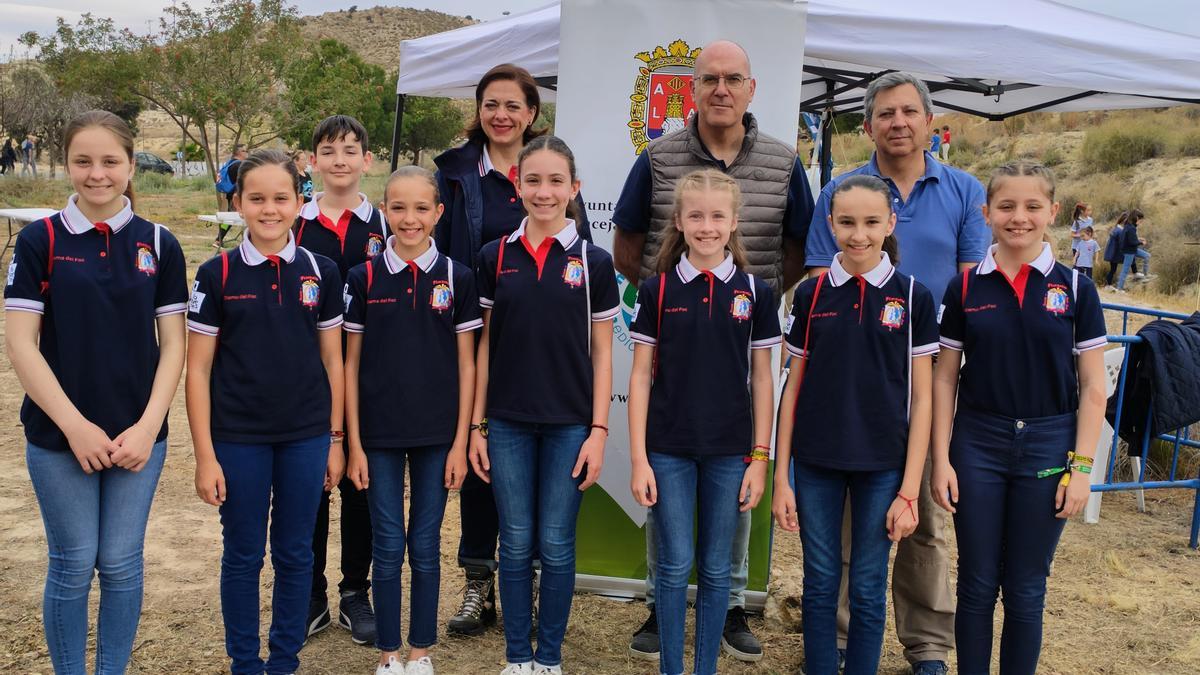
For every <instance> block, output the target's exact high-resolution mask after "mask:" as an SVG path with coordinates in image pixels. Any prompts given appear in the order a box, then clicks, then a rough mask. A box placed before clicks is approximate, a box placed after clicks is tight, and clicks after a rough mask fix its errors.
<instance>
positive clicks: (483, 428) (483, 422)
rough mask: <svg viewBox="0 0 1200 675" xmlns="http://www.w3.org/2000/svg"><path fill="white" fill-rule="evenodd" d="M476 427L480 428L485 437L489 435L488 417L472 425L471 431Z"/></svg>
mask: <svg viewBox="0 0 1200 675" xmlns="http://www.w3.org/2000/svg"><path fill="white" fill-rule="evenodd" d="M476 429H478V430H479V435H480V436H483V437H484V438H487V437H488V422H487V418H486V417H485V418H483V419H481V420H479V424H472V425H471V431H475V430H476Z"/></svg>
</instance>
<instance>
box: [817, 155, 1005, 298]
mask: <svg viewBox="0 0 1200 675" xmlns="http://www.w3.org/2000/svg"><path fill="white" fill-rule="evenodd" d="M859 174H865V175H868V176H875V177H877V178H880V179H882V180H883V182H884V183H887V186H888V189H890V190H891V192H892V210H893V211H895V212H896V240H897V241H898V242H899V244H900V262H899V264H898V267H899V270H900V271H901V272H903V273H904V274H907V275H909V276H914V277H916V278H917V281H919V282H921V283H922V284H925V287H926V288H929V289H932V291H933V292H939V291H941V289H943V288H945V287H946V284H947V283H949V281H950V279H951V277H953V276H954V275H955V274H957V273H958V265H959V263H975V262H979V261H980V260H983V254H984V253H985V252H987V247H988V244H990V243H991V242H992V231H991V229H989V228H988V226H987V222H986V221H984V219H983V212H982V211H981V210H980V207H981V206H983V204H984V203H985V202H986V201H987V197H986V195H985V193H984V189H983V185H982V184H981V183H980V182H979V181H978V180H977V179H976V178H975V177H974V176H972V175H971V174H969V173H967V172H966V171H961V170H959V169H955V168H954V167H950V166H946V165H945V164H942V163H941V162H939V161H937V160H936V159H934V157H933V155H931V154H929V153H925V175H923V176H921V177H920V178H918V179H917V183H916V185H914V186H913V189H912V192H911V193H909V195H908V200H907V201H906V200H904V199H902V198H901V197H900V190H899V189H897V188H896V184H895V183H893V182H892V179H890V178H887V177H885V176H883V175H882V174H880V173H879V165H878V164H877V163H876V162H875V155H874V154H872V155H871V160H870V161H868V162H867V163H866V164H864V165H862V166H860V167H858V168H857V169H854V170H853V171H848V172H846V173H844V174H842V175H840V176H838V177H837V178H834V179H833V180H832V181H830V182H829V184H827V185H826V186H825V187H824V188H823V189H822V190H821V195H820V196H819V197H817V206H816V209H815V210H814V211H813V217H812V227H810V228H809V229H808V243H807V245H806V247H805V263H804V264H806V265H808V266H809V267H829V265H830V264H831V263H832V262H833V256H834V255H836V254H837V252H838V246H837V242H836V241H834V238H833V231H832V230H831V229H830V226H829V198H830V196H831V195H832V194H833V191H834V190H835V189H836V188H837V186H838V185H839V184H841V182H842V181H844V180H846V178H848V177H850V176H856V175H859Z"/></svg>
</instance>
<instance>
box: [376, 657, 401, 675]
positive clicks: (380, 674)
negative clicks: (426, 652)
mask: <svg viewBox="0 0 1200 675" xmlns="http://www.w3.org/2000/svg"><path fill="white" fill-rule="evenodd" d="M375 675H404V662H403V661H401V660H400V659H398V658H396V657H394V656H389V657H388V660H387V663H383V664H380V665H378V666H375Z"/></svg>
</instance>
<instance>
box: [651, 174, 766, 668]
mask: <svg viewBox="0 0 1200 675" xmlns="http://www.w3.org/2000/svg"><path fill="white" fill-rule="evenodd" d="M740 203H741V190H740V189H739V187H738V183H737V181H735V180H734V179H733V178H730V177H729V176H728V175H726V174H725V173H724V172H721V171H718V170H716V169H704V170H700V171H694V172H692V173H689V174H688V175H686V176H684V177H683V178H682V179H681V180H680V181H679V182H678V183H677V184H676V187H675V214H674V217H673V219H672V220H673V227H669V228H667V229H666V231H665V233H664V237H663V244H662V248H661V250H660V254H659V257H658V265H657V267H658V269H659V274H658V275H657V276H654V277H650V278H649V279H645V280H644V281H642V284H641V287H640V288H639V290H638V304H637V309H636V310H635V314H636V316H635V318H634V321H633V324H632V325H631V326H630V334H631V336H632V337H633V339H634V340H635V341H636V342H637V345H636V347H635V349H634V356H633V358H634V362H633V370H632V372H631V375H630V381H629V394H630V395H629V399H630V400H629V420H630V422H629V430H630V433H629V436H630V455H631V458H632V461H633V471H632V477H631V488H632V490H633V495H634V498H635V499H636V500H637V501H638V503H639V504H641V505H642V506H646V507H651V508H653V513H654V522H655V524H656V526H657V527H658V528H659V529H658V537H657V541H658V546H657V550H656V551H654V552H653V553H654V554H655V555H656V560H655V565H656V566H657V568H658V569H657V574H656V575H655V578H654V582H655V589H654V597H655V613H656V616H657V619H658V626H659V631H660V636H661V638H660V650H659V671H660V672H662V673H683V672H684V670H683V645H684V622H685V620H686V617H687V585H688V575H689V573H690V570H691V568H692V562H693V560H695V564H696V569H697V591H696V635H695V656H694V667H693V669H692V671H693V672H697V673H715V672H716V669H717V654H718V652H719V651H720V642H719V641H718V640H716V639H714V637H715V636H717V635H721V633H722V632H723V628H724V626H725V618H726V610H727V609H728V602H729V589H730V572H731V563H730V555H731V553H732V551H733V545H734V539H735V537H734V533H735V530H736V528H737V526H738V520H739V516H740V513H746V512H748V511H750V510H751V509H753V508H754V507H755V506H756V505H757V504H758V501H759V500H760V499H761V498H762V494H763V488H764V487H765V483H766V475H767V457H768V451H769V447H768V445H767V444H768V443H770V441H771V422H772V415H771V412H772V408H774V403H775V401H774V392H773V389H772V384H771V351H770V350H771V347H773V346H775V345H777V344H779V341H780V333H779V319H778V316H777V314H776V308H777V307H778V304H777V303H776V301H775V293H774V292H773V291H772V290H771V287H770V285H769V284H768V283H767V281H766V280H764V279H761V278H757V277H754V276H753V275H750V274H747V273H746V272H744V271H742V270H741V269H740V267H741V266H744V265H745V264H746V256H745V252H744V249H743V248H742V243H741V241H740V240H739V238H738V236H737V213H738V206H739V205H740ZM652 382H653V384H652ZM747 385H749V386H747ZM693 514H696V515H698V523H697V524H696V526H695V527H696V531H698V532H699V535H698V537H697V538H696V539H697V541H696V542H695V543H693V536H692V532H693V522H694V521H695V520H696V518H695V517H693Z"/></svg>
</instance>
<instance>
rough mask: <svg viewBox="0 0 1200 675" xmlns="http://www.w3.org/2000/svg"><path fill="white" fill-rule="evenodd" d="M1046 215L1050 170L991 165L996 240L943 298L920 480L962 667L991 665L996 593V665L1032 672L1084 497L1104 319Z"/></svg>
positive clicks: (968, 674) (1097, 410)
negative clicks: (1063, 544)
mask: <svg viewBox="0 0 1200 675" xmlns="http://www.w3.org/2000/svg"><path fill="white" fill-rule="evenodd" d="M1057 212H1058V204H1056V203H1054V174H1053V173H1051V172H1050V170H1049V169H1047V168H1046V167H1044V166H1041V165H1040V164H1031V163H1027V162H1018V163H1015V164H1008V165H1005V166H1002V167H1000V168H999V169H997V170H996V172H995V173H994V174H993V175H992V179H991V181H990V182H989V183H988V189H987V206H986V208H985V209H984V215H985V217H986V218H987V220H988V223H989V224H990V225H991V228H992V234H993V236H994V237H995V239H996V243H995V244H993V245H992V247H991V249H990V250H989V251H988V254H987V256H986V257H985V258H984V259H983V262H981V263H979V265H978V266H977V267H975V268H974V269H970V270H967V271H966V272H964V273H963V274H962V275H961V276H960V277H958V278H956V279H955V280H954V281H952V282H951V283H950V285H949V286H948V287H947V288H946V294H945V296H944V299H943V300H942V310H941V314H942V321H941V345H942V351H941V355H940V357H939V358H938V364H937V372H936V374H935V375H934V417H933V477H932V485H931V487H932V489H933V496H934V499H935V500H936V501H937V502H938V503H939V504H940V505H941V506H942V508H944V509H946V510H947V511H949V512H951V513H953V514H954V529H955V531H956V532H957V534H958V611H957V613H956V615H955V619H954V636H955V643H956V646H957V651H958V669H959V672H960V673H963V674H964V675H974V674H976V673H980V674H982V673H987V672H988V671H989V668H990V667H991V661H992V615H993V614H994V612H995V606H996V596H997V594H998V593H999V592H1000V590H1001V589H1003V591H1004V632H1003V634H1002V637H1001V640H1000V672H1001V673H1003V674H1005V675H1010V674H1011V675H1027V674H1032V673H1034V672H1035V671H1036V670H1037V663H1038V655H1039V653H1040V651H1041V644H1042V611H1043V609H1044V607H1045V597H1046V577H1047V576H1049V574H1050V563H1051V560H1052V559H1053V558H1054V549H1055V547H1056V546H1057V545H1058V538H1059V535H1061V534H1062V529H1063V525H1064V524H1065V523H1066V519H1067V518H1069V517H1071V516H1073V515H1075V514H1076V513H1079V511H1081V510H1082V509H1083V506H1084V504H1086V503H1087V499H1088V495H1089V488H1090V482H1091V481H1090V480H1089V479H1090V476H1089V475H1088V474H1090V473H1091V468H1092V456H1093V454H1094V453H1095V451H1096V441H1097V439H1098V438H1099V435H1100V420H1101V418H1102V416H1103V414H1104V404H1105V395H1104V394H1105V390H1104V388H1105V382H1104V378H1105V374H1104V349H1103V347H1104V345H1105V343H1106V338H1105V327H1104V317H1103V315H1102V312H1101V309H1100V297H1099V295H1098V294H1097V292H1096V287H1095V286H1094V285H1092V280H1091V279H1089V278H1088V277H1087V276H1085V275H1082V274H1079V273H1078V272H1077V271H1073V270H1071V269H1070V268H1068V267H1066V266H1065V265H1062V264H1059V263H1056V262H1055V261H1054V254H1053V251H1052V250H1051V248H1050V245H1049V244H1046V243H1043V241H1042V237H1043V235H1044V233H1045V231H1046V228H1047V227H1048V226H1049V224H1050V223H1052V222H1054V216H1055V214H1056V213H1057ZM963 355H965V356H966V362H965V363H962V358H961V357H962V356H963ZM960 364H962V365H961V368H960ZM956 396H957V409H956Z"/></svg>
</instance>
